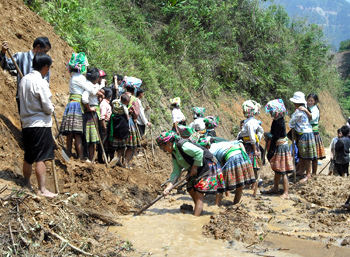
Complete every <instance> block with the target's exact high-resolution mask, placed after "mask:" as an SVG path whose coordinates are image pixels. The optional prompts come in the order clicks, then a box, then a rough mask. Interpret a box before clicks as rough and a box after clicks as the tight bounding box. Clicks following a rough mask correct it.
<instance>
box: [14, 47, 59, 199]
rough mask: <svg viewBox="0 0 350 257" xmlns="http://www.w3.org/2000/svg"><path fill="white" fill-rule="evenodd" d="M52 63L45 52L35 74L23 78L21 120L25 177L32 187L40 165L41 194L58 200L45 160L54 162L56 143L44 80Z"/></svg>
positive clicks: (35, 63)
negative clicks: (48, 179) (48, 185)
mask: <svg viewBox="0 0 350 257" xmlns="http://www.w3.org/2000/svg"><path fill="white" fill-rule="evenodd" d="M51 64H52V60H51V58H50V56H48V55H46V54H44V53H38V54H36V55H35V57H34V59H33V69H34V70H33V71H32V72H30V73H29V74H27V75H26V76H24V77H23V79H22V80H21V82H20V85H19V88H18V96H19V100H20V117H21V121H22V128H23V129H22V140H23V146H24V162H23V176H24V180H25V183H26V185H27V186H29V187H31V185H30V176H31V175H32V164H33V163H34V162H36V166H35V173H36V177H37V181H38V194H39V195H42V196H46V197H54V196H56V194H54V193H52V192H50V191H49V190H47V189H46V186H45V173H46V166H45V161H47V160H52V159H54V142H53V138H52V133H51V127H52V118H51V113H52V112H53V110H54V106H53V104H52V102H51V92H50V89H49V84H48V83H47V81H46V80H45V79H43V77H45V75H46V74H47V73H48V72H49V70H50V66H51Z"/></svg>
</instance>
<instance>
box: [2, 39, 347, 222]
mask: <svg viewBox="0 0 350 257" xmlns="http://www.w3.org/2000/svg"><path fill="white" fill-rule="evenodd" d="M7 49H8V44H7V42H3V43H2V51H1V54H0V64H1V66H2V68H4V69H9V70H13V69H15V68H16V67H15V64H14V63H13V62H12V60H11V59H9V58H7V57H6V55H5V53H6V51H7ZM50 49H51V44H50V42H49V40H48V38H46V37H39V38H37V39H36V40H35V41H34V43H33V49H32V50H31V51H29V52H27V53H22V52H21V53H16V54H15V55H14V56H13V58H14V60H15V62H16V63H17V66H18V67H19V69H20V71H21V73H22V74H23V76H24V77H23V78H22V77H21V75H18V80H17V93H16V99H17V103H18V108H19V113H20V118H21V122H22V123H21V124H22V131H23V136H22V140H23V145H24V151H25V154H24V163H23V174H24V179H25V183H26V184H27V185H28V186H29V187H30V177H31V173H32V164H33V163H36V167H35V171H36V175H37V180H38V192H39V194H40V195H43V196H47V197H54V196H55V195H56V194H54V193H52V192H50V191H49V190H47V189H46V186H45V172H46V167H45V161H47V160H52V159H54V139H53V137H52V131H51V127H52V118H51V115H52V113H53V111H54V105H53V104H52V102H51V92H50V89H49V79H50V67H51V64H52V60H51V58H50V56H49V55H47V52H48V51H49V50H50ZM67 68H68V71H69V72H70V75H71V79H70V82H69V102H68V104H67V106H66V108H65V111H64V114H63V118H62V123H61V126H60V129H59V132H60V133H61V134H62V135H65V136H66V146H67V149H68V152H69V153H70V154H71V153H72V146H73V142H74V144H75V150H76V153H77V157H78V158H79V159H81V160H83V161H88V162H93V161H94V160H95V157H94V156H95V148H96V145H98V144H99V143H100V144H99V145H100V147H98V148H99V149H98V161H99V162H101V163H105V162H110V165H111V166H114V165H119V166H124V167H126V168H132V166H131V163H130V162H131V160H132V158H133V156H134V155H135V154H136V152H137V151H136V149H137V148H140V147H141V145H140V140H141V138H142V136H143V134H144V133H145V127H146V126H149V127H151V125H152V124H151V123H150V122H149V121H148V120H147V118H146V116H145V113H144V111H145V109H144V108H143V106H142V104H141V99H142V98H143V94H144V91H143V90H142V89H141V88H140V85H141V83H142V81H141V80H138V79H136V78H132V77H127V76H120V75H115V76H113V81H112V84H111V85H110V86H107V85H106V79H105V78H106V76H107V75H106V73H105V72H104V71H103V70H99V69H97V68H90V67H89V63H88V59H87V57H86V55H85V53H73V54H72V57H71V58H70V60H69V62H68V63H67ZM18 74H19V73H18ZM290 101H291V102H292V103H293V104H294V106H295V108H296V110H295V112H294V113H293V114H292V118H291V121H290V123H289V126H290V127H291V128H292V130H291V133H288V134H287V133H286V125H285V120H284V116H285V115H286V114H287V110H286V107H285V105H284V102H283V100H282V99H275V100H272V101H270V102H268V103H267V104H266V106H265V111H266V112H267V113H269V114H270V115H271V117H272V118H273V121H272V124H271V130H270V132H268V133H267V132H265V133H264V130H263V128H262V127H261V122H259V121H258V120H257V119H256V118H255V116H257V115H259V113H260V111H261V106H260V104H259V103H257V102H256V101H254V100H247V101H245V102H244V103H243V105H242V109H243V114H244V116H245V117H246V119H245V120H244V121H243V122H242V124H241V131H240V133H239V136H238V138H237V139H236V140H226V139H224V138H220V137H217V135H216V131H215V128H216V127H217V126H218V123H219V119H218V117H215V116H205V111H206V109H205V108H203V107H194V108H193V109H192V110H193V113H194V121H193V122H192V123H190V124H189V125H188V126H186V123H187V120H186V117H185V115H184V114H183V113H182V111H181V100H180V98H179V97H177V98H174V99H171V100H170V106H171V108H172V128H171V130H170V131H168V132H163V133H161V134H160V135H159V136H158V137H157V139H156V141H157V143H158V145H159V146H160V148H161V149H162V150H164V151H166V152H168V153H170V154H171V155H172V163H173V172H172V173H171V177H170V182H169V184H168V186H167V187H166V189H165V190H164V194H165V195H167V194H168V193H169V191H170V189H171V188H172V186H173V185H174V184H175V183H176V182H177V181H178V179H179V178H180V176H181V172H182V171H183V170H188V171H189V177H188V183H187V190H188V192H189V194H190V195H191V197H192V198H193V201H194V203H195V209H194V215H197V216H198V215H200V214H201V212H202V210H203V199H204V195H205V194H206V193H215V194H217V195H216V200H215V203H216V204H217V205H220V203H221V200H222V198H223V195H224V194H225V195H226V196H229V194H230V191H233V190H235V197H234V201H233V203H234V204H236V203H239V201H240V199H241V196H242V192H243V188H244V187H246V186H248V187H249V186H253V188H254V189H255V190H256V188H257V182H258V176H259V169H260V167H261V158H262V151H261V146H260V141H261V140H262V138H263V136H264V137H265V140H266V153H267V159H268V160H269V162H270V164H271V168H272V170H273V171H274V172H275V179H274V186H273V187H272V189H271V190H269V191H265V192H263V193H267V194H269V193H277V192H278V190H279V182H280V179H281V178H282V180H283V186H284V191H283V194H282V196H281V197H282V198H284V199H288V198H289V195H288V184H289V183H288V177H287V175H288V174H289V173H292V172H293V171H294V168H293V158H292V152H291V150H290V147H289V145H288V139H287V137H289V138H290V139H291V140H292V141H293V142H295V144H296V146H297V149H298V157H299V159H300V161H299V163H298V165H297V167H296V174H297V175H299V176H303V174H304V172H305V171H306V176H305V177H304V178H302V179H301V181H302V182H305V181H307V180H308V179H309V178H311V174H316V172H317V160H318V159H323V158H325V150H324V147H323V143H322V139H321V137H320V134H319V131H318V122H319V119H320V113H319V109H318V107H317V103H318V97H317V95H316V94H313V93H312V94H310V95H308V96H307V98H306V99H305V95H304V94H303V93H302V92H295V94H294V96H293V97H292V98H290ZM348 134H349V128H348V127H347V126H344V127H342V128H341V129H340V131H339V135H340V139H339V140H338V141H337V142H334V149H335V151H334V154H333V155H332V156H333V157H334V159H335V166H336V170H337V172H338V173H339V174H345V173H346V174H348V172H347V169H348V166H349V148H350V139H349V138H348ZM100 141H101V142H100ZM101 145H102V147H101ZM103 151H105V153H106V155H102V152H103ZM115 153H117V155H116V156H114V155H115ZM103 156H106V157H105V158H104V157H103ZM311 171H312V172H311ZM349 201H350V200H349ZM346 204H349V203H346Z"/></svg>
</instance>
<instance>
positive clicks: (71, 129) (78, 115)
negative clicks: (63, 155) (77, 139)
mask: <svg viewBox="0 0 350 257" xmlns="http://www.w3.org/2000/svg"><path fill="white" fill-rule="evenodd" d="M83 130H84V127H83V112H82V110H81V106H80V103H79V102H69V104H67V106H66V109H65V110H64V113H63V117H62V123H61V127H60V132H61V133H62V135H69V134H80V135H82V134H83Z"/></svg>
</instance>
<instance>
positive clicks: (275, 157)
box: [265, 99, 294, 199]
mask: <svg viewBox="0 0 350 257" xmlns="http://www.w3.org/2000/svg"><path fill="white" fill-rule="evenodd" d="M265 111H266V113H270V114H271V117H272V118H273V122H272V124H271V131H270V133H265V135H266V137H267V138H268V140H270V141H271V143H270V144H268V145H269V146H270V148H269V149H267V150H268V154H267V159H268V160H269V162H270V164H271V169H272V170H273V171H274V172H275V179H274V186H273V187H272V188H271V190H269V191H267V192H265V193H267V194H273V193H278V187H279V182H280V180H281V176H282V178H283V187H284V190H283V194H282V196H281V198H282V199H289V194H288V191H289V182H288V176H287V174H288V173H293V171H294V169H293V158H292V154H291V152H290V150H289V146H288V139H287V137H286V135H287V133H286V124H285V121H284V115H285V114H286V113H287V110H286V107H285V106H284V103H283V100H282V99H276V100H272V101H270V102H268V103H267V104H266V106H265ZM266 144H267V142H266Z"/></svg>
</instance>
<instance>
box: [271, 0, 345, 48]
mask: <svg viewBox="0 0 350 257" xmlns="http://www.w3.org/2000/svg"><path fill="white" fill-rule="evenodd" d="M275 2H276V3H277V4H281V5H282V6H284V7H285V8H286V11H287V12H288V14H289V15H290V16H291V17H293V18H305V17H306V18H307V20H308V22H310V23H316V24H318V25H320V26H322V27H323V28H324V33H325V37H326V39H327V40H328V41H329V42H330V43H331V44H332V45H333V46H334V47H335V49H338V48H339V44H340V42H341V41H344V40H346V39H349V38H350V2H349V1H345V0H277V1H275Z"/></svg>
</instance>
